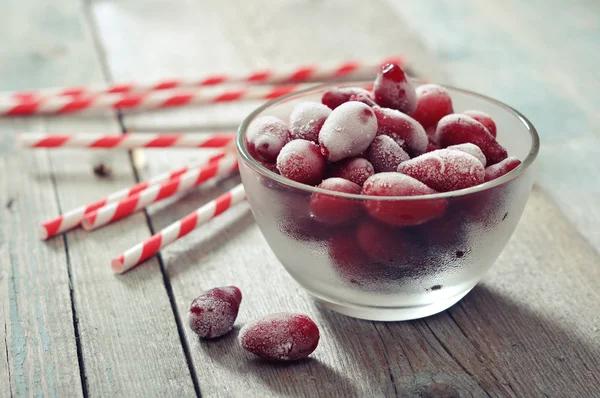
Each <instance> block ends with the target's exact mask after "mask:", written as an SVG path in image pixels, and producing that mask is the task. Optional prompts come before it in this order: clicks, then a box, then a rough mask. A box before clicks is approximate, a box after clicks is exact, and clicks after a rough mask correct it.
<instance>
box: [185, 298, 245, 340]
mask: <svg viewBox="0 0 600 398" xmlns="http://www.w3.org/2000/svg"><path fill="white" fill-rule="evenodd" d="M241 302H242V292H240V289H238V288H237V287H235V286H227V287H216V288H214V289H210V290H207V291H206V292H204V293H203V294H202V295H201V296H198V297H197V298H195V299H194V301H192V305H191V306H190V311H189V323H190V328H191V329H192V330H193V331H194V333H196V334H197V335H198V336H200V337H203V338H207V339H212V338H215V337H219V336H223V335H224V334H226V333H228V332H229V331H230V330H231V329H232V328H233V324H234V322H235V318H237V314H238V310H239V309H240V303H241Z"/></svg>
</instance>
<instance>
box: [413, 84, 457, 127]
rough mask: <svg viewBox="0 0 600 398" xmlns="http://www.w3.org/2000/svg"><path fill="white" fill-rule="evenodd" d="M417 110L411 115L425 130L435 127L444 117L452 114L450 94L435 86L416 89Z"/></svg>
mask: <svg viewBox="0 0 600 398" xmlns="http://www.w3.org/2000/svg"><path fill="white" fill-rule="evenodd" d="M416 92H417V109H416V110H415V111H414V112H413V114H412V115H411V116H412V118H413V119H415V120H416V121H418V122H419V123H421V125H422V126H423V127H425V128H427V127H430V126H435V125H436V124H437V122H439V121H440V119H441V118H443V117H444V116H446V115H449V114H451V113H453V112H454V110H453V109H452V99H451V98H450V93H448V90H446V89H445V88H444V87H442V86H438V85H437V84H424V85H422V86H419V87H417V90H416Z"/></svg>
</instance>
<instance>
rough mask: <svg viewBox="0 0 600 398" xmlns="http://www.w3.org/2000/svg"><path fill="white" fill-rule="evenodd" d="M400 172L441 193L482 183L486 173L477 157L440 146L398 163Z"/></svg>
mask: <svg viewBox="0 0 600 398" xmlns="http://www.w3.org/2000/svg"><path fill="white" fill-rule="evenodd" d="M398 172H400V173H402V174H406V175H408V176H411V177H413V178H415V179H417V180H419V181H421V182H422V183H423V184H425V185H427V186H428V187H430V188H433V189H435V190H436V191H438V192H448V191H456V190H458V189H463V188H468V187H472V186H474V185H478V184H481V183H482V182H483V178H484V176H485V171H484V169H483V165H482V164H481V162H480V161H479V160H477V158H476V157H475V156H472V155H469V154H468V153H466V152H462V151H456V150H452V149H440V150H437V151H433V152H429V153H425V154H423V155H421V156H418V157H416V158H414V159H411V160H408V161H406V162H403V163H401V164H400V165H399V166H398Z"/></svg>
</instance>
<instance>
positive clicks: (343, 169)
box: [329, 158, 375, 186]
mask: <svg viewBox="0 0 600 398" xmlns="http://www.w3.org/2000/svg"><path fill="white" fill-rule="evenodd" d="M373 174H375V169H374V168H373V165H372V164H371V162H369V161H368V160H367V159H364V158H349V159H344V160H340V161H339V162H337V163H333V164H332V165H331V169H330V170H329V177H340V178H344V179H346V180H348V181H352V182H353V183H355V184H358V185H360V186H362V185H363V184H364V183H365V181H367V178H369V177H371V176H372V175H373Z"/></svg>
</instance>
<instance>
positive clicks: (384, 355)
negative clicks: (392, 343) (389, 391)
mask: <svg viewBox="0 0 600 398" xmlns="http://www.w3.org/2000/svg"><path fill="white" fill-rule="evenodd" d="M371 323H372V324H373V328H375V331H376V332H377V336H378V337H379V342H380V343H381V351H382V352H383V359H384V360H385V365H386V366H387V369H388V374H389V376H390V382H391V383H392V387H394V396H395V397H396V398H398V397H399V396H400V395H398V388H397V387H396V381H395V380H394V374H393V372H392V368H391V367H390V361H389V360H388V357H387V354H386V353H385V343H384V341H383V337H382V336H381V332H379V328H378V327H377V324H376V323H375V322H371ZM409 366H410V364H409ZM411 369H412V366H411ZM413 374H414V372H413Z"/></svg>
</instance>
